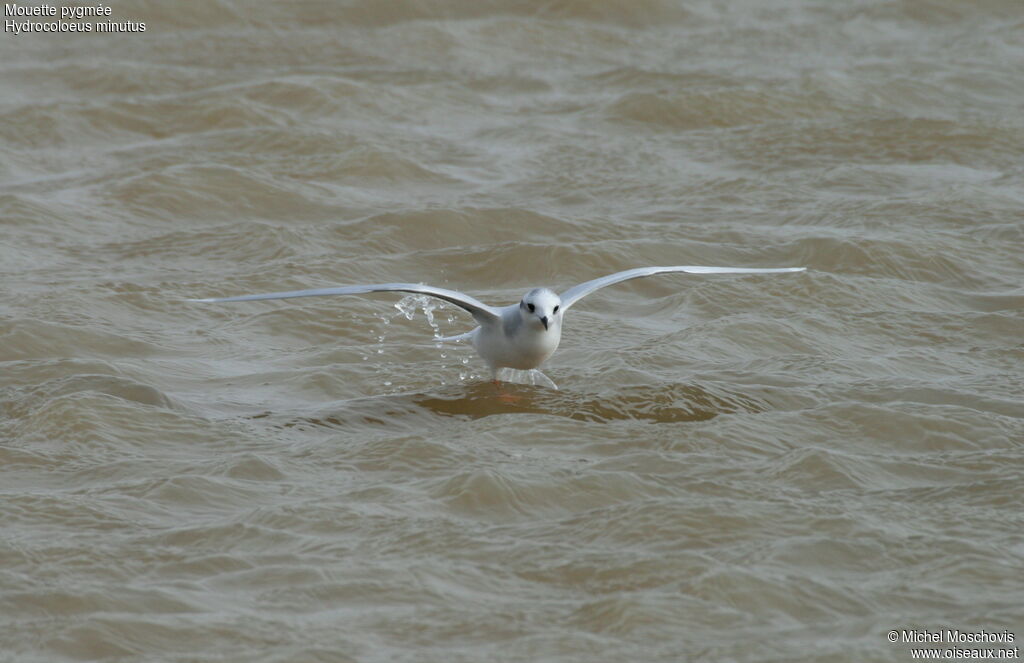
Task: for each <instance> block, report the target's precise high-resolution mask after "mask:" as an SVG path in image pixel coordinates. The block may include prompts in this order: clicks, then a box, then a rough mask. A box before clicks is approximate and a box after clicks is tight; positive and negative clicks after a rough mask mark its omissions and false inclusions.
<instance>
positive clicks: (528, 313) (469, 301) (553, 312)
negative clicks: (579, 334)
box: [190, 266, 806, 386]
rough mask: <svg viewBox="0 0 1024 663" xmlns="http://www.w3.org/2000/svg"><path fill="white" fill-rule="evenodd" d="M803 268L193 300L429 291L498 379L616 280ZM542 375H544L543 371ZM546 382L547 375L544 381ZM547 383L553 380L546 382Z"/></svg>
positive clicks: (690, 270) (543, 352) (630, 272)
mask: <svg viewBox="0 0 1024 663" xmlns="http://www.w3.org/2000/svg"><path fill="white" fill-rule="evenodd" d="M805 270H806V267H778V268H771V269H757V268H749V267H702V266H676V267H638V268H636V269H627V270H626V271H624V272H617V273H615V274H609V275H608V276H602V277H601V278H597V279H594V280H592V281H586V282H585V283H580V284H579V285H576V286H573V287H571V288H569V289H568V290H566V291H565V292H563V293H562V294H561V295H558V294H557V293H555V292H554V291H553V290H551V289H549V288H534V289H533V290H530V291H529V292H527V293H526V294H525V295H523V298H522V299H521V300H520V301H519V303H518V304H510V305H509V306H502V307H494V306H488V305H487V304H484V303H483V302H481V301H479V300H477V299H475V298H473V297H470V296H469V295H467V294H464V293H461V292H457V291H455V290H448V289H445V288H435V287H433V286H429V285H422V284H418V283H378V284H371V285H348V286H338V287H333V288H314V289H312V290H292V291H290V292H270V293H266V294H260V295H240V296H238V297H215V298H209V299H192V300H190V301H193V302H208V303H220V302H248V301H255V300H259V299H290V298H292V297H316V296H320V295H362V294H366V293H370V292H409V293H415V294H419V295H429V296H430V297H436V298H437V299H441V300H444V301H446V302H448V303H450V304H455V305H456V306H458V307H459V308H462V309H464V310H466V311H468V312H469V314H470V315H472V316H473V319H474V320H475V321H476V323H477V325H478V326H477V327H476V328H475V329H473V330H472V331H469V332H466V333H465V334H459V335H458V336H449V337H446V338H441V339H438V340H440V341H449V342H450V341H460V340H468V341H470V342H471V343H472V344H473V347H474V348H475V349H476V351H477V354H479V355H480V358H481V359H483V360H484V361H485V362H486V363H487V366H488V367H489V368H490V369H491V376H492V378H494V380H495V382H497V376H498V371H499V370H500V369H502V368H513V369H517V370H534V369H536V368H537V367H538V366H540V365H541V364H543V363H544V361H546V360H547V359H548V357H550V356H551V355H552V354H554V352H555V350H556V349H558V343H559V341H560V340H561V338H562V317H563V316H564V315H565V312H566V311H567V310H569V307H571V306H572V305H573V304H575V303H576V302H578V301H579V300H580V299H582V298H583V297H586V296H587V295H589V294H590V293H592V292H594V291H595V290H598V289H600V288H604V287H606V286H609V285H614V284H616V283H622V282H623V281H629V280H631V279H638V278H642V277H645V276H654V275H655V274H665V273H670V272H683V273H686V274H780V273H787V272H803V271H805ZM545 377H546V376H545ZM548 381H549V382H550V380H548ZM551 384H552V386H553V385H554V383H551Z"/></svg>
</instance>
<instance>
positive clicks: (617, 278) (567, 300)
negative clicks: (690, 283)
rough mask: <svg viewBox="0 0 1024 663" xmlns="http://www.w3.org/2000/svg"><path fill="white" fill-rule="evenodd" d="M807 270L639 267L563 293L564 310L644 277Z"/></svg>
mask: <svg viewBox="0 0 1024 663" xmlns="http://www.w3.org/2000/svg"><path fill="white" fill-rule="evenodd" d="M806 269H807V268H806V267H774V268H771V269H758V268H755V267H702V266H700V265H681V266H678V267H637V268H636V269H627V270H626V271H624V272H617V273H615V274H609V275H608V276H602V277H601V278H599V279H594V280H593V281H587V282H586V283H581V284H579V285H575V286H573V287H571V288H569V289H568V290H566V291H565V292H563V293H562V310H563V311H564V310H565V309H567V308H569V307H570V306H572V305H573V304H575V303H576V302H577V301H579V300H580V299H581V298H582V297H586V296H587V295H589V294H590V293H592V292H594V291H595V290H598V289H600V288H603V287H605V286H609V285H613V284H615V283H622V282H623V281H629V280H630V279H639V278H642V277H644V276H654V275H655V274H665V273H666V272H685V273H687V274H779V273H783V272H803V271H806Z"/></svg>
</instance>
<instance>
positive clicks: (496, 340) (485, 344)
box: [471, 290, 562, 371]
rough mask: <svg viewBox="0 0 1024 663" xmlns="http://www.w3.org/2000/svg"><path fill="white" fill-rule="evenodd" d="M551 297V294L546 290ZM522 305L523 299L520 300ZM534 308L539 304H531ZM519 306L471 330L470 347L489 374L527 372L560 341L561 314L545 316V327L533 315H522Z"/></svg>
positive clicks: (502, 311)
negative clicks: (506, 370) (490, 372)
mask: <svg viewBox="0 0 1024 663" xmlns="http://www.w3.org/2000/svg"><path fill="white" fill-rule="evenodd" d="M547 292H549V293H550V294H551V295H553V296H555V297H557V295H555V293H553V292H551V291H550V290H548V291H547ZM523 300H524V301H525V300H526V298H525V297H524V298H523ZM534 306H535V308H537V307H539V304H534ZM523 309H524V307H523V306H522V304H519V305H512V306H506V307H504V308H502V309H500V311H501V315H500V316H499V318H498V319H497V320H494V321H488V322H485V323H484V324H482V325H480V326H479V327H477V328H476V329H474V330H473V331H472V332H471V333H472V337H471V339H472V341H473V347H474V348H476V351H477V354H479V355H480V357H481V358H482V359H483V360H484V361H486V362H487V364H488V365H489V366H490V367H491V370H492V371H495V370H497V369H499V368H514V369H516V370H520V371H527V370H532V369H534V368H537V367H538V366H540V365H541V364H543V363H544V361H545V360H547V358H548V357H550V356H551V355H552V354H554V352H555V350H557V349H558V342H559V341H560V340H561V339H562V312H561V311H559V312H557V313H553V314H550V315H547V316H544V317H546V318H547V324H546V326H545V324H544V323H542V322H541V321H540V316H538V315H537V314H531V315H524V313H523Z"/></svg>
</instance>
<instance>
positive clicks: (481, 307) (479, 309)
mask: <svg viewBox="0 0 1024 663" xmlns="http://www.w3.org/2000/svg"><path fill="white" fill-rule="evenodd" d="M369 292H411V293H415V294H419V295H430V296H431V297H437V298H438V299H443V300H444V301H446V302H449V303H451V304H455V305H456V306H458V307H460V308H463V309H465V310H467V311H469V312H470V313H471V314H472V315H473V318H474V319H475V320H476V321H477V322H478V323H480V324H484V323H486V322H495V321H497V320H499V319H500V318H501V312H500V311H499V310H498V309H496V308H494V307H493V306H488V305H487V304H484V303H482V302H480V301H478V300H476V299H474V298H473V297H470V296H469V295H466V294H463V293H461V292H457V291H455V290H446V289H445V288H435V287H433V286H429V285H422V284H419V283H376V284H371V285H346V286H338V287H334V288H314V289H312V290H291V291H288V292H268V293H266V294H262V295H240V296H238V297H214V298H210V299H192V300H189V301H193V302H207V303H219V302H249V301H254V300H257V299H290V298H292V297H316V296H319V295H364V294H366V293H369Z"/></svg>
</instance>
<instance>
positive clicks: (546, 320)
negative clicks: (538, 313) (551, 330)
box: [540, 315, 548, 329]
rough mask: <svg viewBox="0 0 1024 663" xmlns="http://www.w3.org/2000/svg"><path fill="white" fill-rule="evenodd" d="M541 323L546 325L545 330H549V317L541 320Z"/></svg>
mask: <svg viewBox="0 0 1024 663" xmlns="http://www.w3.org/2000/svg"><path fill="white" fill-rule="evenodd" d="M540 321H541V323H542V324H543V325H544V329H547V328H548V316H546V315H545V316H544V317H542V318H541V319H540Z"/></svg>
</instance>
